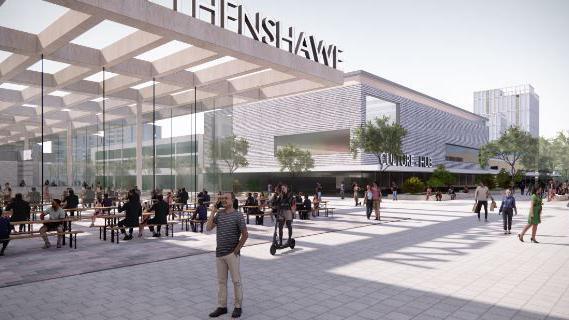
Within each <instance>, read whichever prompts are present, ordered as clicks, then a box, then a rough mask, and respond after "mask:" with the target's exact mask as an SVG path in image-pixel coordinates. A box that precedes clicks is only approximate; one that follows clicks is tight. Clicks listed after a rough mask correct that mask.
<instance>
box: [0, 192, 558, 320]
mask: <svg viewBox="0 0 569 320" xmlns="http://www.w3.org/2000/svg"><path fill="white" fill-rule="evenodd" d="M330 200H331V203H330V204H329V205H330V206H333V207H336V208H338V210H337V212H336V214H335V215H334V216H333V217H329V218H325V217H320V218H317V219H315V220H311V221H301V220H295V236H296V238H297V247H296V248H295V249H294V250H292V251H291V250H283V251H280V252H278V253H277V255H276V256H274V257H273V256H271V255H270V254H269V246H270V244H269V242H270V239H271V236H272V231H273V228H272V224H271V222H270V219H266V221H265V226H255V225H253V224H251V225H249V230H250V232H251V238H250V240H249V241H248V243H247V246H246V247H245V248H244V249H243V250H242V255H243V258H242V261H241V272H242V278H243V285H244V297H245V300H244V306H243V310H244V315H243V318H244V319H326V320H334V319H394V320H396V319H464V320H469V319H569V290H568V288H569V233H568V230H569V209H568V208H566V207H565V205H566V202H551V203H546V204H545V207H544V214H543V223H542V224H541V225H540V227H539V230H538V240H539V241H540V242H541V243H540V244H532V243H529V236H527V237H526V243H520V242H519V241H518V240H517V238H516V236H515V234H517V233H518V232H519V230H520V229H521V227H523V225H524V221H525V220H526V219H527V208H528V205H529V203H528V202H527V201H521V202H520V203H519V206H520V210H519V211H520V215H518V216H516V217H515V219H514V227H513V229H514V230H513V234H512V235H510V236H505V235H504V234H503V232H502V231H501V217H500V216H498V215H497V214H496V213H491V215H490V222H489V223H484V222H479V221H478V220H477V219H476V217H475V216H474V215H473V214H472V213H471V208H472V202H471V201H465V200H459V201H455V202H448V201H445V202H439V203H437V202H424V201H400V202H397V203H394V202H391V201H390V200H388V201H385V202H384V209H383V211H382V214H383V216H384V217H385V219H384V221H382V222H381V223H375V222H369V221H368V220H366V219H365V214H364V210H363V209H362V208H357V209H354V208H353V207H352V206H351V204H352V201H351V200H348V199H346V200H343V201H342V200H339V199H330ZM87 225H88V224H87V223H86V224H85V227H84V230H86V231H88V232H87V234H84V235H82V236H81V238H80V239H79V243H78V244H79V247H78V249H77V250H73V249H69V248H63V249H59V250H56V249H50V250H49V251H47V252H46V251H44V250H42V249H39V247H40V246H41V241H40V240H39V239H36V240H20V241H14V242H13V243H11V244H10V246H9V247H8V250H7V256H5V257H2V258H1V259H0V262H1V263H0V266H1V268H0V287H1V288H0V318H1V319H2V320H4V319H18V320H24V319H58V320H59V319H78V318H80V319H111V318H112V319H207V315H208V314H209V312H211V311H212V310H213V309H214V308H215V307H216V301H217V295H216V290H217V281H216V270H215V261H214V258H215V254H214V253H213V250H214V247H215V236H214V235H213V234H209V235H208V234H199V233H193V232H179V226H177V227H176V234H175V237H174V238H173V239H172V238H171V239H159V240H157V239H152V238H150V237H148V236H149V233H148V232H147V237H146V238H144V239H135V240H133V241H131V242H121V243H120V244H118V245H117V244H113V243H110V242H108V241H107V242H103V241H101V240H99V238H98V231H97V232H95V231H94V230H93V229H88V228H86V226H87ZM229 287H230V290H229V292H230V293H231V292H232V290H231V284H229ZM230 296H232V295H231V294H230ZM231 304H232V302H231V301H230V302H229V305H230V306H231Z"/></svg>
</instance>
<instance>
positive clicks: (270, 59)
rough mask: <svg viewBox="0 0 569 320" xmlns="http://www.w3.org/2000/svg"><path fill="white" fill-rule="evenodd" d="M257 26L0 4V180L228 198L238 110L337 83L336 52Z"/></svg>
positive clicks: (170, 8) (56, 0) (136, 3)
mask: <svg viewBox="0 0 569 320" xmlns="http://www.w3.org/2000/svg"><path fill="white" fill-rule="evenodd" d="M192 4H194V5H192ZM222 5H223V7H222ZM38 11H39V12H42V14H41V15H37V14H35V15H34V19H31V18H30V17H31V12H36V13H37V12H38ZM254 19H257V21H256V22H257V24H255V23H254ZM261 19H263V18H262V16H260V15H258V14H256V15H250V14H248V13H247V12H245V9H244V8H243V7H242V6H241V5H238V4H234V3H233V2H232V1H224V2H221V1H194V2H192V1H147V0H128V1H125V0H120V1H119V0H112V1H110V0H107V1H90V0H77V1H62V0H45V1H43V0H29V1H18V0H8V1H6V2H4V3H3V4H2V6H1V7H0V181H1V182H2V184H4V183H5V182H9V183H10V184H11V186H12V188H15V189H16V191H17V190H18V188H19V186H20V185H21V186H25V188H29V187H31V186H35V187H38V188H39V187H41V186H43V185H45V184H49V185H50V186H52V192H59V191H53V188H56V189H57V188H64V187H66V186H76V187H79V186H81V185H93V186H95V185H100V186H101V187H104V188H108V187H113V188H121V189H124V188H130V187H133V186H138V187H140V188H142V190H146V191H148V190H151V189H155V188H161V189H175V188H180V187H186V188H187V189H189V190H190V191H196V190H201V189H202V188H207V189H210V190H223V189H225V190H228V189H229V188H230V187H229V185H228V183H231V182H230V181H227V179H226V178H224V175H223V174H222V172H223V168H222V166H220V165H219V159H216V156H215V155H216V152H213V150H216V148H219V141H221V139H223V138H225V137H228V136H231V135H233V134H234V132H233V128H234V126H233V110H234V107H235V106H238V105H242V104H248V103H252V102H256V101H261V100H266V99H274V98H278V97H283V96H289V95H293V94H296V93H300V92H306V91H309V90H315V89H323V88H327V87H330V86H336V85H341V84H342V83H343V73H342V72H341V71H339V70H337V67H338V63H339V62H340V59H339V54H340V52H341V51H340V50H338V49H337V48H336V47H335V46H333V45H329V46H328V45H325V44H324V42H321V41H320V42H318V43H319V45H318V47H315V49H316V50H317V51H314V52H313V53H314V54H312V53H311V52H309V45H310V43H309V38H308V36H306V37H305V35H304V33H300V32H297V33H295V32H294V28H292V27H291V26H284V25H283V24H282V23H281V22H279V21H273V20H271V21H272V22H271V23H272V24H271V25H274V27H275V28H274V29H272V31H271V32H272V33H267V32H268V31H266V30H265V29H260V27H259V24H258V23H259V22H260V21H261ZM32 20H33V21H32ZM252 21H253V23H252ZM277 26H278V28H276V27H277ZM279 32H280V34H279ZM269 36H271V37H269ZM310 39H314V38H313V37H311V38H310ZM293 43H300V45H298V46H294V45H293ZM287 44H288V45H287Z"/></svg>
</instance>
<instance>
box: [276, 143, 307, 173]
mask: <svg viewBox="0 0 569 320" xmlns="http://www.w3.org/2000/svg"><path fill="white" fill-rule="evenodd" d="M276 156H277V160H278V162H279V164H280V167H281V172H283V171H285V170H286V171H288V172H290V174H291V176H292V177H296V176H298V175H299V174H301V173H304V172H309V171H310V169H312V168H314V159H312V154H311V153H310V151H305V150H302V149H300V148H297V147H295V146H294V145H292V144H288V145H286V146H285V147H283V148H281V149H279V150H277V154H276Z"/></svg>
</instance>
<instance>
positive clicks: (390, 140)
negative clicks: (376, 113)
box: [350, 116, 407, 172]
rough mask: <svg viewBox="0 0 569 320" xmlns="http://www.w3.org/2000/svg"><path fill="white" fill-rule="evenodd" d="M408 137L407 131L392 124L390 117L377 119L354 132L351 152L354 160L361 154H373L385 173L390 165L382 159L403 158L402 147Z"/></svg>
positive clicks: (381, 170)
mask: <svg viewBox="0 0 569 320" xmlns="http://www.w3.org/2000/svg"><path fill="white" fill-rule="evenodd" d="M406 135H407V130H405V128H403V127H402V126H400V125H399V124H397V123H394V124H390V123H389V118H388V117H385V116H384V117H381V118H376V119H374V121H373V122H372V121H368V122H367V123H366V124H365V125H363V126H362V127H359V128H357V129H356V130H355V131H354V134H353V137H352V139H351V141H350V151H351V152H352V155H353V157H354V158H355V157H356V156H357V155H358V153H360V152H362V153H369V154H373V155H374V156H375V157H376V158H377V163H378V166H379V171H380V172H383V171H385V170H386V169H387V168H389V167H390V164H385V163H384V162H383V161H382V157H384V155H386V154H387V155H391V156H393V157H401V156H403V151H402V150H401V146H402V144H403V142H402V141H403V138H404V137H405V136H406Z"/></svg>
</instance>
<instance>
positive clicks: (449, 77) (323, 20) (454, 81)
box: [242, 0, 569, 137]
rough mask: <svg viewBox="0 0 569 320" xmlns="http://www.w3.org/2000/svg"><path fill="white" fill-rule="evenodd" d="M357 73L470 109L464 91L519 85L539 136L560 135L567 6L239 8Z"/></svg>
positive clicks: (369, 0)
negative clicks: (308, 39)
mask: <svg viewBox="0 0 569 320" xmlns="http://www.w3.org/2000/svg"><path fill="white" fill-rule="evenodd" d="M242 3H243V4H244V5H245V6H246V7H247V11H250V12H253V11H259V12H261V13H262V14H264V15H266V16H271V17H274V18H277V19H279V20H282V21H284V22H286V23H288V24H291V25H294V26H295V27H296V28H297V31H301V30H302V31H305V32H307V33H310V34H314V35H316V36H317V37H318V38H321V39H324V40H326V41H327V42H331V43H335V44H336V45H338V46H339V47H340V48H341V49H343V50H344V60H345V61H346V63H345V64H344V71H353V70H360V69H361V70H366V71H368V72H371V73H373V74H376V75H378V76H380V77H383V78H386V79H389V80H391V81H394V82H397V83H399V84H402V85H404V86H407V87H410V88H412V89H415V90H417V91H420V92H423V93H425V94H428V95H430V96H433V97H435V98H438V99H441V100H443V101H446V102H448V103H451V104H454V105H456V106H459V107H461V108H464V109H466V110H469V111H472V105H473V92H474V91H479V90H486V89H494V88H503V87H510V86H515V85H519V84H526V83H529V84H531V85H532V86H534V88H535V90H536V93H537V94H538V95H539V97H540V109H541V111H540V134H541V135H542V136H545V137H553V136H555V134H556V133H557V132H558V131H560V130H569V110H568V109H569V102H568V101H569V99H567V94H569V90H568V88H569V1H568V0H475V1H473V0H397V1H395V0H389V1H388V0H352V1H345V0H342V1H340V0H310V1H306V0H286V1H282V0H242Z"/></svg>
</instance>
